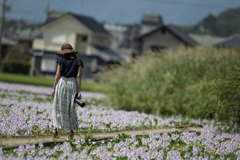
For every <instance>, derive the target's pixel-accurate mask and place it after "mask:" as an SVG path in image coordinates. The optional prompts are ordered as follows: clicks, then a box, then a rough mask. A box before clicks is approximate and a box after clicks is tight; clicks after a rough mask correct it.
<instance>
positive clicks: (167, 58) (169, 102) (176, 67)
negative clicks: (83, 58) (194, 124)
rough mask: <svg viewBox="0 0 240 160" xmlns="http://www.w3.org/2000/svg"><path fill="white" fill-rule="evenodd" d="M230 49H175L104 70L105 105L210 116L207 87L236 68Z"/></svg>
mask: <svg viewBox="0 0 240 160" xmlns="http://www.w3.org/2000/svg"><path fill="white" fill-rule="evenodd" d="M239 58H240V52H238V51H237V50H233V49H216V48H201V47H199V48H188V49H186V48H177V49H168V50H165V51H164V52H161V53H155V54H153V53H152V54H149V55H148V56H144V57H140V58H139V59H138V60H136V61H135V62H134V63H132V64H123V65H121V66H120V67H116V68H114V69H111V70H108V71H107V72H106V73H105V74H104V76H103V77H104V80H105V81H106V82H108V83H109V84H111V87H110V93H109V99H108V100H109V104H110V105H111V106H113V107H114V108H115V109H123V110H128V111H133V110H137V111H140V112H145V113H151V114H155V115H179V114H182V115H186V116H190V117H195V118H196V117H201V118H212V117H213V115H214V113H215V103H214V102H215V95H213V94H211V86H212V85H214V84H215V82H214V81H215V80H216V79H217V78H225V77H226V76H227V75H229V73H231V72H232V71H234V70H236V69H237V68H239V67H240V64H239V62H238V61H239Z"/></svg>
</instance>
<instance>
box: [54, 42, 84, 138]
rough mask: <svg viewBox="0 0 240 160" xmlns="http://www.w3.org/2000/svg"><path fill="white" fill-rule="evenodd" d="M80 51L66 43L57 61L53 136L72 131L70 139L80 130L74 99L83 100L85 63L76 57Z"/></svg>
mask: <svg viewBox="0 0 240 160" xmlns="http://www.w3.org/2000/svg"><path fill="white" fill-rule="evenodd" d="M77 53H78V51H75V50H73V48H72V46H71V45H70V44H68V43H64V44H63V45H62V47H61V52H59V53H57V55H58V56H59V58H58V60H57V63H58V65H57V72H56V76H55V81H54V86H53V91H52V96H53V97H54V102H53V108H52V119H51V125H52V126H53V127H54V129H53V136H54V138H56V137H57V136H58V128H61V129H63V130H70V132H69V138H71V139H72V138H73V136H74V133H73V130H77V129H78V119H77V113H76V110H75V104H74V99H75V96H76V94H77V98H78V99H81V92H80V91H81V70H82V67H83V63H82V61H81V59H79V58H77V57H76V54H77Z"/></svg>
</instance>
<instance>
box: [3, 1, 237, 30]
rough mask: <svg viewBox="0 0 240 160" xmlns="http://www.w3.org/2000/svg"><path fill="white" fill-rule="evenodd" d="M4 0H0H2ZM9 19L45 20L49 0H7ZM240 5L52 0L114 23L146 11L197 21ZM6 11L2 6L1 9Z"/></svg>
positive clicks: (137, 18)
mask: <svg viewBox="0 0 240 160" xmlns="http://www.w3.org/2000/svg"><path fill="white" fill-rule="evenodd" d="M2 1H3V0H0V2H2ZM7 4H8V5H10V6H11V7H12V11H11V12H9V13H6V18H7V19H24V20H27V21H31V22H32V23H37V22H44V20H45V8H46V4H47V0H7ZM238 7H240V0H50V9H51V10H59V11H66V12H73V13H78V14H83V15H86V16H90V17H93V18H94V19H96V20H97V21H99V22H107V23H110V24H114V23H120V24H132V23H140V22H141V18H142V16H143V14H145V13H154V14H159V15H161V16H162V17H163V21H164V23H165V24H168V23H172V24H176V25H186V26H187V25H193V24H196V23H197V22H199V21H200V20H202V19H203V18H204V17H206V16H207V15H209V14H213V15H218V14H219V13H220V12H222V11H225V10H227V9H229V8H238ZM0 11H2V10H0Z"/></svg>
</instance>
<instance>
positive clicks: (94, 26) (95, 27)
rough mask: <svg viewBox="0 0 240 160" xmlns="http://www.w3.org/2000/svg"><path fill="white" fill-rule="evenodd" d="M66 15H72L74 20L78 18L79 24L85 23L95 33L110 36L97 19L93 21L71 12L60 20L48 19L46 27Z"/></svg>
mask: <svg viewBox="0 0 240 160" xmlns="http://www.w3.org/2000/svg"><path fill="white" fill-rule="evenodd" d="M66 15H71V16H73V17H74V18H76V19H77V20H78V21H79V22H81V23H83V24H84V25H85V26H86V27H87V28H89V29H90V30H91V31H93V32H95V33H101V34H106V35H110V33H109V32H108V31H107V30H105V29H104V27H103V26H102V25H101V24H100V23H98V22H97V21H96V20H95V19H93V18H92V17H87V16H83V15H78V14H74V13H71V12H67V13H65V14H63V15H62V16H60V17H58V18H51V19H48V20H47V21H46V22H45V24H44V25H46V24H49V23H51V22H53V21H55V20H57V19H61V18H62V17H64V16H66Z"/></svg>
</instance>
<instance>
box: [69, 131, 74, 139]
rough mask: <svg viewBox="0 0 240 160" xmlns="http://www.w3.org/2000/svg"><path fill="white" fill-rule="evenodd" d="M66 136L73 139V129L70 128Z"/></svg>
mask: <svg viewBox="0 0 240 160" xmlns="http://www.w3.org/2000/svg"><path fill="white" fill-rule="evenodd" d="M68 138H69V139H73V138H74V132H73V130H71V131H70V132H69V133H68Z"/></svg>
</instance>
